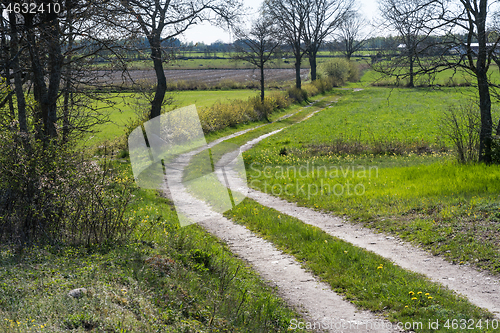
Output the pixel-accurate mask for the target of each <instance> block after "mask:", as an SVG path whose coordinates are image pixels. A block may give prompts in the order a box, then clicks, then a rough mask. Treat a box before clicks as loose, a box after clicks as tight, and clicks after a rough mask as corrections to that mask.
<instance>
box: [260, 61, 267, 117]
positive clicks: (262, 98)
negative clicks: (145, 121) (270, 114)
mask: <svg viewBox="0 0 500 333" xmlns="http://www.w3.org/2000/svg"><path fill="white" fill-rule="evenodd" d="M260 100H261V101H262V102H264V64H261V65H260ZM266 118H267V115H266Z"/></svg>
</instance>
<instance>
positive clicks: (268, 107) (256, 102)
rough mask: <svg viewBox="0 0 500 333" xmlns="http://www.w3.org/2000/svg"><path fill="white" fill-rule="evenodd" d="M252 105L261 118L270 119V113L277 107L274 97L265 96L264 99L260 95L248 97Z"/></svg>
mask: <svg viewBox="0 0 500 333" xmlns="http://www.w3.org/2000/svg"><path fill="white" fill-rule="evenodd" d="M248 101H249V103H250V105H251V106H252V107H253V109H254V110H255V111H256V112H257V113H258V118H259V119H265V120H267V121H269V118H268V117H269V115H270V114H271V113H272V112H273V111H274V110H275V109H276V105H275V103H274V100H273V99H272V98H266V97H264V100H263V101H261V100H260V96H255V97H250V98H249V99H248Z"/></svg>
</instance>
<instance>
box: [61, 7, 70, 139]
mask: <svg viewBox="0 0 500 333" xmlns="http://www.w3.org/2000/svg"><path fill="white" fill-rule="evenodd" d="M67 20H68V22H69V23H68V29H69V36H68V51H69V53H68V55H67V56H66V71H65V75H64V101H63V126H62V129H63V138H62V139H63V142H67V141H68V136H69V130H70V128H69V110H70V94H71V91H70V90H71V51H72V49H73V15H72V12H71V8H68V18H67Z"/></svg>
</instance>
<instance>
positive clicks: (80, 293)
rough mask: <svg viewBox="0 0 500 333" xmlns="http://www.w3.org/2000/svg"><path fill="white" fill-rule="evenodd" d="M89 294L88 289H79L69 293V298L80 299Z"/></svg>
mask: <svg viewBox="0 0 500 333" xmlns="http://www.w3.org/2000/svg"><path fill="white" fill-rule="evenodd" d="M86 294H87V289H85V288H77V289H73V290H71V291H70V292H69V293H68V296H70V297H73V298H80V297H82V296H83V295H86Z"/></svg>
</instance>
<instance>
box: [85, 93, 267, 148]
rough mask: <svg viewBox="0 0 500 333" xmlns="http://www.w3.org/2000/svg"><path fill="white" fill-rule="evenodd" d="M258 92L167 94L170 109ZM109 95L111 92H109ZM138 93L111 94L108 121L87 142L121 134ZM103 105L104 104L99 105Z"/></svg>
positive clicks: (133, 110) (109, 138) (106, 110)
mask: <svg viewBox="0 0 500 333" xmlns="http://www.w3.org/2000/svg"><path fill="white" fill-rule="evenodd" d="M257 94H258V91H256V90H249V89H248V90H227V91H224V90H217V91H211V90H207V91H182V92H174V93H168V94H167V96H172V97H173V98H174V104H173V105H172V106H171V108H172V109H174V108H177V107H182V106H187V105H191V104H195V105H196V107H197V108H200V107H208V106H211V105H213V104H214V103H215V102H217V101H228V100H232V99H247V98H249V97H252V96H255V95H257ZM110 95H111V94H110ZM134 96H136V97H134ZM138 97H139V95H134V94H129V93H121V94H112V95H111V100H112V101H113V102H114V103H115V105H114V107H113V108H108V109H103V112H109V120H110V122H109V123H106V124H104V125H101V126H98V127H97V128H96V131H97V133H96V134H95V135H93V136H91V137H90V138H89V139H88V141H87V144H88V145H90V146H92V145H94V144H96V143H98V142H102V141H104V140H114V139H116V138H118V137H120V136H121V135H123V131H124V129H125V125H126V124H127V122H128V121H129V120H130V119H132V118H135V117H136V113H135V110H136V109H137V108H138V107H137V106H136V104H135V102H134V101H135V100H136V98H138ZM99 106H100V107H103V106H104V104H101V105H99Z"/></svg>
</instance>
